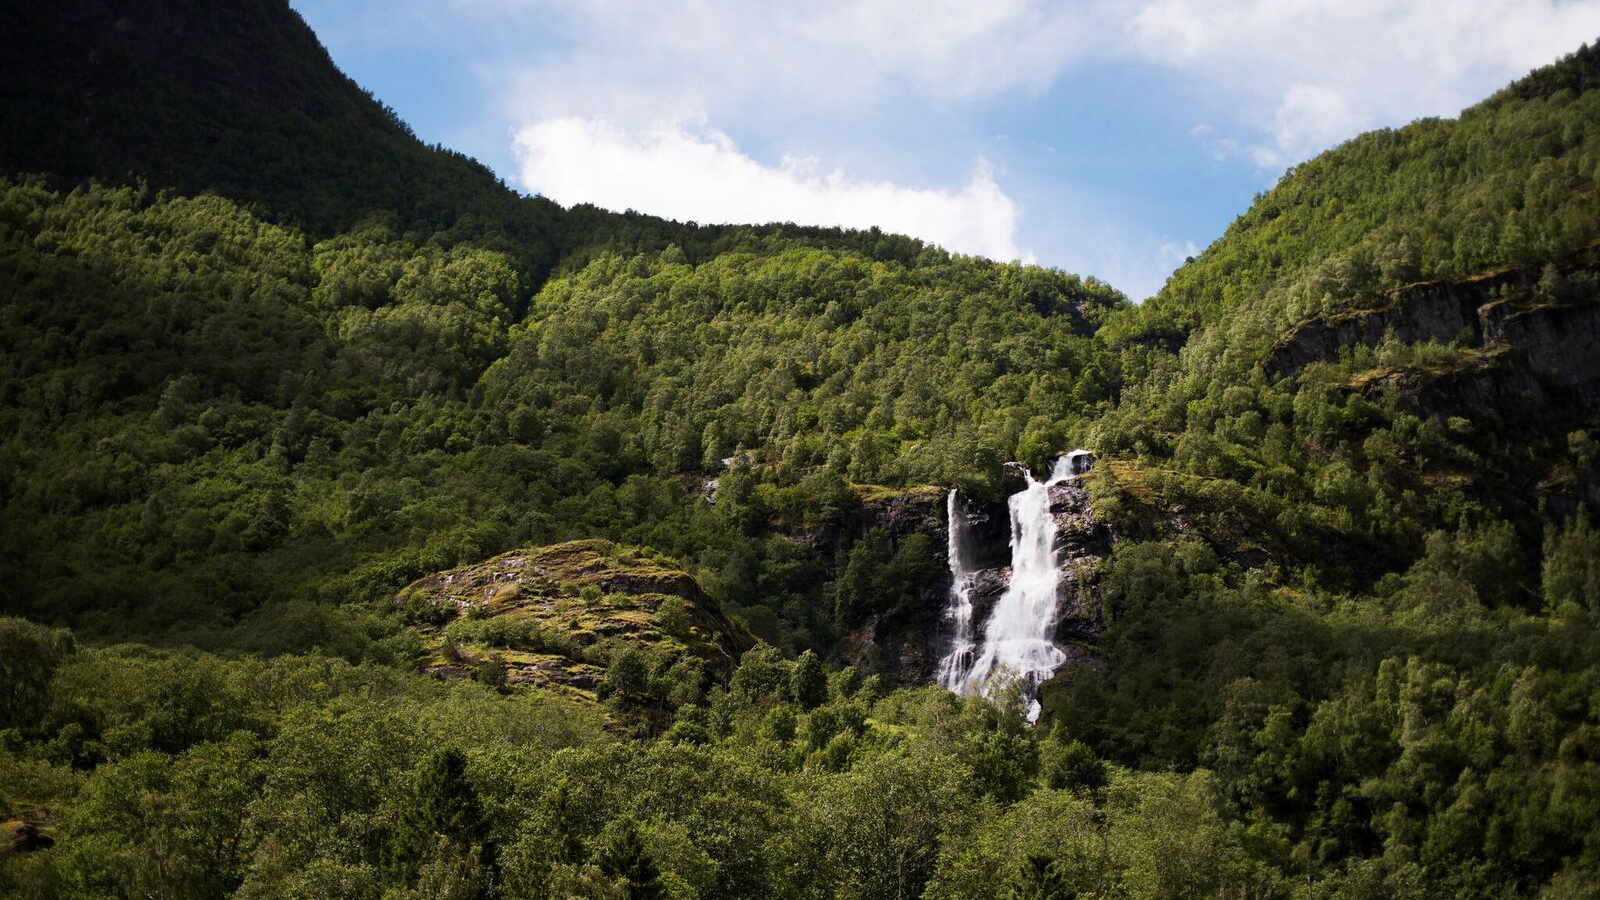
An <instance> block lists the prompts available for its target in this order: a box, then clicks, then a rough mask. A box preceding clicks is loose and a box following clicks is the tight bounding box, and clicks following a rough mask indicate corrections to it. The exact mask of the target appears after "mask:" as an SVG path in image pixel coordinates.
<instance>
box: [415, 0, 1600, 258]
mask: <svg viewBox="0 0 1600 900" xmlns="http://www.w3.org/2000/svg"><path fill="white" fill-rule="evenodd" d="M406 2H413V3H421V4H422V5H423V6H425V7H427V8H429V9H431V10H433V12H432V13H431V15H433V16H434V17H435V18H443V17H449V16H454V17H457V18H465V19H471V20H473V21H474V22H475V23H476V25H477V27H478V29H479V30H480V31H481V30H490V31H493V30H495V29H496V27H497V26H498V25H499V24H500V23H505V22H513V21H514V22H518V23H521V24H520V25H519V26H518V27H519V28H521V27H525V28H526V29H527V33H528V34H530V35H537V40H536V44H537V49H536V50H528V51H527V52H525V53H510V54H506V53H504V52H500V53H491V54H485V55H484V56H483V57H482V60H483V61H482V63H481V68H480V71H481V73H482V75H483V77H484V78H485V79H486V81H488V82H489V83H491V84H492V85H495V86H497V87H498V89H499V90H500V91H501V92H502V94H503V97H504V109H505V114H506V116H507V117H508V118H509V119H510V120H511V121H512V122H513V123H514V126H515V127H514V128H513V129H512V130H513V131H514V133H515V134H516V140H517V151H516V153H517V160H518V168H519V172H520V174H521V179H522V183H523V186H525V187H526V188H528V189H530V190H535V191H539V192H541V193H544V194H546V195H548V196H551V197H553V198H555V199H557V200H560V201H562V202H569V203H570V202H592V203H596V204H599V205H602V206H607V207H613V208H628V207H632V208H637V209H640V210H643V211H646V212H652V213H657V214H661V215H667V216H672V217H676V218H689V219H696V220H700V221H752V222H760V221H772V220H794V221H797V222H813V223H828V224H844V225H850V226H866V225H877V226H879V227H882V228H885V229H887V230H894V231H904V232H907V233H911V234H915V235H917V236H920V237H924V238H927V239H929V240H933V241H935V242H938V243H941V244H944V245H946V246H948V247H949V248H950V249H954V250H961V251H966V252H977V253H984V254H988V255H998V256H1017V255H1022V254H1021V251H1020V250H1019V244H1024V243H1026V244H1029V245H1031V246H1033V247H1036V248H1037V249H1038V250H1039V251H1040V252H1041V255H1042V256H1043V257H1044V259H1045V261H1046V262H1050V263H1065V262H1067V261H1068V260H1071V264H1072V265H1074V266H1079V267H1082V268H1083V269H1084V270H1085V271H1088V272H1091V273H1097V274H1101V275H1104V276H1109V275H1111V274H1112V273H1113V272H1116V271H1125V272H1126V271H1135V270H1137V271H1138V272H1139V273H1140V274H1138V275H1137V276H1136V279H1135V280H1136V281H1138V282H1139V283H1141V284H1142V283H1146V282H1149V281H1151V280H1152V276H1151V275H1149V274H1146V273H1147V272H1154V271H1155V270H1156V269H1157V268H1158V267H1160V266H1163V265H1167V264H1168V263H1170V262H1172V261H1173V256H1174V252H1175V251H1173V252H1169V251H1168V250H1166V249H1164V248H1161V246H1160V245H1161V244H1162V243H1163V242H1166V241H1168V240H1169V237H1168V236H1166V235H1165V234H1161V235H1160V236H1159V237H1147V238H1141V239H1140V240H1138V241H1136V242H1134V244H1136V245H1137V247H1138V248H1139V249H1138V250H1137V255H1138V256H1139V258H1140V259H1142V260H1144V261H1145V262H1144V263H1143V264H1142V265H1143V266H1144V268H1143V269H1139V268H1138V267H1137V266H1136V265H1135V264H1134V263H1133V262H1132V261H1131V255H1129V254H1124V253H1123V252H1122V251H1123V250H1125V249H1127V247H1132V246H1134V244H1129V245H1127V247H1122V248H1118V247H1116V246H1115V242H1114V241H1111V240H1110V239H1108V238H1106V239H1103V238H1101V237H1096V236H1095V235H1097V234H1098V232H1097V231H1096V226H1097V225H1098V224H1099V223H1096V222H1089V221H1078V220H1077V219H1078V218H1081V217H1082V215H1081V212H1075V210H1079V207H1075V206H1071V205H1067V206H1062V205H1059V204H1057V205H1052V206H1051V208H1049V209H1048V210H1044V209H1036V208H1029V209H1022V208H1021V207H1022V205H1023V204H1024V203H1027V204H1028V205H1029V206H1030V207H1034V206H1038V205H1039V204H1040V201H1039V200H1038V199H1036V198H1037V197H1038V196H1039V195H1040V194H1041V193H1042V191H1041V188H1044V187H1048V185H1045V184H1040V183H1032V184H1022V185H1014V186H1012V187H1013V192H1012V193H1011V194H1010V195H1008V194H1007V192H1005V191H1002V190H1001V189H1000V187H999V186H998V185H996V183H995V180H994V178H993V176H992V175H990V174H989V173H987V171H985V170H981V169H980V170H979V172H978V173H977V174H976V175H974V176H973V177H972V178H971V179H970V180H969V181H967V182H966V183H965V184H957V183H956V181H957V180H958V179H957V178H954V177H952V176H950V175H949V174H948V173H949V172H950V171H951V169H952V168H956V169H957V170H959V168H960V167H961V166H962V165H964V164H965V163H966V161H967V160H971V159H974V158H976V157H980V156H982V155H984V154H985V153H988V154H989V155H990V156H991V158H1005V156H1006V151H1003V150H997V149H996V148H995V146H994V144H993V143H992V142H991V141H990V139H989V135H992V133H993V129H992V126H990V125H987V124H985V123H984V121H983V116H984V113H985V112H986V111H987V110H988V109H989V108H990V107H991V104H992V102H993V101H995V100H996V99H997V98H1001V97H1004V96H1007V95H1009V97H1010V98H1011V99H1017V98H1021V99H1023V100H1026V99H1027V98H1028V97H1029V96H1035V97H1038V96H1043V95H1044V94H1045V92H1046V91H1048V90H1050V89H1051V88H1052V87H1053V86H1057V85H1062V86H1063V87H1064V88H1068V89H1069V88H1070V86H1069V85H1065V84H1064V80H1065V79H1069V78H1071V77H1073V76H1074V73H1076V72H1082V71H1085V70H1086V69H1087V68H1088V67H1091V66H1093V67H1107V66H1118V65H1123V66H1126V65H1129V64H1138V65H1143V66H1150V67H1155V68H1159V69H1166V70H1168V71H1170V72H1172V73H1175V74H1177V75H1178V76H1180V77H1182V78H1183V79H1186V80H1188V81H1189V82H1191V83H1193V84H1195V85H1197V86H1198V87H1199V89H1200V96H1201V98H1202V99H1201V101H1200V102H1193V101H1192V99H1191V98H1185V101H1184V102H1187V103H1188V104H1189V105H1188V106H1186V107H1183V108H1177V107H1176V106H1175V104H1173V103H1171V102H1168V101H1165V100H1161V99H1160V98H1156V99H1154V101H1153V102H1154V103H1156V104H1163V103H1164V104H1166V105H1165V107H1162V106H1157V107H1156V109H1157V110H1158V111H1159V112H1160V113H1161V114H1164V115H1177V116H1183V115H1192V116H1194V117H1195V121H1196V122H1200V121H1202V120H1203V121H1204V123H1205V124H1204V125H1197V127H1196V128H1195V130H1194V132H1193V135H1194V140H1195V141H1196V144H1197V145H1198V146H1201V147H1204V148H1205V149H1206V150H1207V151H1209V153H1210V154H1211V155H1213V156H1215V157H1217V158H1218V159H1222V160H1232V159H1244V160H1248V161H1250V162H1252V163H1254V164H1255V165H1256V166H1258V167H1260V168H1261V169H1262V174H1263V176H1270V175H1275V174H1276V173H1277V172H1279V171H1281V170H1282V169H1283V167H1285V166H1287V165H1291V164H1294V163H1297V162H1299V161H1302V160H1304V159H1306V158H1309V157H1310V156H1312V155H1314V154H1315V153H1317V152H1320V151H1321V150H1323V149H1326V148H1328V147H1330V146H1333V145H1334V144H1336V143H1338V142H1339V141H1341V140H1343V139H1345V138H1348V137H1352V136H1354V135H1355V134H1356V133H1358V132H1360V131H1362V130H1364V129H1367V128H1372V127H1377V126H1385V125H1401V124H1404V123H1406V122H1408V121H1410V120H1412V119H1414V118H1416V117H1418V116H1424V115H1453V114H1454V113H1455V112H1457V111H1458V110H1459V109H1461V108H1462V107H1463V106H1465V105H1467V104H1469V103H1471V102H1473V101H1475V100H1477V99H1479V98H1481V97H1482V96H1484V95H1486V94H1487V93H1489V92H1491V91H1493V90H1494V89H1496V88H1497V87H1499V86H1501V85H1503V84H1505V83H1506V82H1507V81H1509V80H1510V79H1512V78H1515V77H1517V76H1519V75H1521V74H1523V73H1524V72H1526V71H1527V70H1528V69H1530V68H1533V67H1535V66H1538V65H1542V64H1545V63H1547V62H1549V61H1551V60H1553V59H1555V58H1556V57H1557V56H1559V55H1560V54H1561V53H1564V52H1568V51H1570V50H1572V49H1575V47H1576V45H1577V43H1578V42H1579V41H1581V40H1584V39H1586V38H1587V39H1593V38H1594V37H1596V36H1600V0H1076V2H1064V0H1063V2H1052V0H987V2H982V3H972V2H970V0H928V2H924V3H915V4H912V3H905V2H904V0H773V2H770V3H768V2H763V3H752V2H748V0H693V2H688V3H660V2H658V0H454V2H453V3H451V4H444V5H440V4H435V3H434V2H433V0H428V2H423V0H406ZM507 30H508V31H509V30H510V29H507ZM1206 98H1209V99H1206ZM1008 102H1009V101H1008ZM1013 108H1015V107H1013ZM1038 112H1039V113H1040V114H1041V115H1043V116H1049V115H1052V109H1051V108H1050V107H1049V106H1045V105H1041V106H1040V107H1039V108H1038ZM662 122H668V123H677V124H670V125H667V126H661V125H660V124H659V123H662ZM684 123H690V124H684ZM705 123H712V124H714V125H715V126H717V128H712V127H709V126H708V125H707V124H705ZM1186 124H1188V123H1186ZM717 129H721V130H717ZM725 132H732V133H737V134H739V135H740V136H741V138H742V139H744V141H745V143H744V145H743V146H736V145H735V143H734V142H733V141H731V140H730V139H729V138H728V137H727V136H726V133H725ZM1020 136H1023V137H1026V134H1025V133H1024V134H1021V135H1020ZM1084 139H1085V140H1088V141H1091V142H1092V141H1095V140H1096V138H1095V137H1094V136H1093V135H1087V136H1085V138H1084ZM1051 140H1053V141H1058V140H1060V138H1059V137H1056V136H1052V138H1051ZM888 154H896V155H895V157H894V162H893V163H892V164H891V163H887V162H885V161H884V159H885V157H886V156H887V155H888ZM786 155H790V156H793V157H794V158H784V157H785V156H786ZM802 155H810V156H819V155H820V156H821V157H823V158H824V159H827V160H830V161H832V162H830V163H822V162H818V161H815V160H812V161H811V162H802V161H801V159H800V158H799V157H801V156H802ZM774 159H783V161H781V162H779V163H777V164H772V163H771V162H770V161H771V160H774ZM762 160H766V161H767V162H763V161H762ZM841 161H849V164H843V163H841ZM952 164H954V165H952ZM830 166H831V168H830ZM886 172H893V173H895V174H892V175H889V176H887V178H886V177H885V174H884V173H886ZM902 172H905V173H906V174H901V173H902ZM852 173H854V174H852ZM862 173H871V175H867V174H862ZM929 173H945V174H932V175H930V174H929ZM1074 177H1075V175H1074V173H1073V172H1070V171H1062V172H1061V173H1060V175H1059V179H1060V182H1061V183H1066V182H1070V181H1071V180H1072V179H1073V178H1074ZM913 182H920V183H922V184H927V183H930V182H932V183H933V184H934V185H935V187H932V188H913V187H907V186H906V184H907V183H913ZM1113 190H1114V188H1113ZM1013 197H1015V198H1017V199H1015V200H1014V199H1013ZM1229 212H1230V213H1231V212H1237V210H1230V211H1229ZM1075 216H1076V217H1077V218H1075ZM1046 221H1049V222H1051V223H1053V224H1051V225H1050V227H1044V223H1045V222H1046ZM1123 225H1126V226H1127V228H1128V229H1129V230H1128V233H1129V234H1145V235H1148V234H1149V233H1150V232H1151V229H1145V228H1141V226H1140V225H1139V224H1138V223H1119V227H1121V226H1123ZM1154 231H1155V232H1160V231H1161V229H1154ZM1019 234H1026V235H1030V236H1031V237H1030V238H1029V239H1028V240H1026V241H1025V240H1023V238H1021V237H1019ZM1051 234H1053V235H1057V236H1059V235H1062V234H1076V235H1086V236H1090V238H1089V239H1087V240H1086V242H1085V243H1083V244H1081V245H1079V246H1058V245H1057V243H1056V242H1052V243H1051V244H1050V245H1049V246H1045V245H1044V244H1042V243H1040V242H1041V241H1042V240H1043V237H1044V236H1045V235H1051ZM1186 237H1188V236H1187V235H1185V236H1183V237H1182V238H1171V239H1170V240H1171V241H1172V242H1173V245H1174V246H1176V247H1182V246H1183V238H1186ZM1091 247H1093V248H1099V249H1098V250H1096V252H1099V253H1102V256H1101V257H1099V258H1098V259H1099V261H1098V263H1097V262H1096V259H1093V258H1088V259H1086V257H1085V253H1086V252H1087V251H1088V249H1089V248H1091ZM1185 255H1188V254H1185Z"/></svg>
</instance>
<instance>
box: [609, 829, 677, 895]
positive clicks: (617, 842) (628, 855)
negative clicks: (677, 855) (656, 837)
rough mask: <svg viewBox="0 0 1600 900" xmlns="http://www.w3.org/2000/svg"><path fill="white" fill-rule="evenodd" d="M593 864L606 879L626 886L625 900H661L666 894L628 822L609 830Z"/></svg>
mask: <svg viewBox="0 0 1600 900" xmlns="http://www.w3.org/2000/svg"><path fill="white" fill-rule="evenodd" d="M595 863H596V864H597V865H598V866H599V867H600V871H602V872H604V873H605V874H606V876H607V877H609V878H613V879H620V880H622V881H623V882H625V883H626V886H627V892H628V900H661V898H663V897H665V896H666V894H667V892H666V887H665V886H663V885H662V883H661V872H660V870H659V869H657V868H656V864H655V860H653V859H651V858H650V853H649V852H648V851H647V850H645V846H644V842H643V841H641V840H639V830H638V828H636V827H635V826H634V824H633V823H632V822H629V821H624V822H623V823H622V824H621V825H620V826H619V827H616V828H613V829H611V830H610V832H609V833H608V834H607V835H606V836H605V838H604V840H602V842H601V844H600V849H599V850H598V852H596V853H595Z"/></svg>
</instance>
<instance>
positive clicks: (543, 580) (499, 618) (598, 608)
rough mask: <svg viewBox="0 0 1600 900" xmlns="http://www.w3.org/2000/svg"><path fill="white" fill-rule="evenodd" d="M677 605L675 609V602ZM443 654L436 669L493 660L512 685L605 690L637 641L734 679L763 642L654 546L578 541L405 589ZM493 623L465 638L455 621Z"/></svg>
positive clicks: (461, 673) (475, 668) (463, 668)
mask: <svg viewBox="0 0 1600 900" xmlns="http://www.w3.org/2000/svg"><path fill="white" fill-rule="evenodd" d="M669 603H670V604H675V606H669ZM395 604H396V606H398V607H400V608H401V609H402V610H404V611H405V612H406V613H407V614H408V615H410V616H413V617H414V618H415V619H416V621H417V627H418V629H419V631H421V632H422V633H423V635H424V643H425V644H426V645H428V646H429V647H430V648H432V649H433V651H434V657H433V659H431V660H430V661H428V662H427V663H426V664H425V665H424V669H425V671H427V672H428V673H429V674H432V675H435V676H438V677H441V678H466V677H470V676H472V675H473V674H475V673H477V672H479V671H480V670H481V669H482V667H483V666H484V665H486V664H490V665H500V666H503V667H504V671H505V680H506V682H507V683H510V684H518V683H534V684H544V685H551V686H564V687H568V688H576V689H578V690H583V691H588V690H593V689H594V688H595V687H596V686H597V685H598V684H599V683H600V681H601V679H602V678H603V677H604V675H605V666H606V664H607V662H608V652H609V651H608V650H607V647H608V646H614V645H624V644H634V645H637V646H640V647H652V648H656V649H658V650H661V651H664V652H667V653H673V654H682V655H686V656H690V657H693V658H695V659H697V660H699V661H700V663H701V664H702V665H703V666H704V668H705V671H706V672H707V673H708V674H709V675H710V676H711V677H713V678H717V679H726V678H727V677H728V676H729V675H731V674H732V672H733V669H734V667H735V666H736V665H737V664H738V659H739V656H740V655H741V654H742V653H743V652H744V651H745V650H748V649H749V648H750V647H751V646H753V645H754V639H753V638H752V637H751V636H750V634H749V633H748V632H747V631H746V630H745V629H744V628H743V627H742V626H740V625H738V624H737V623H735V622H733V621H732V620H730V619H729V618H728V617H727V616H726V615H725V614H724V613H723V611H722V608H721V607H720V606H719V605H718V604H717V603H716V602H715V601H714V600H712V599H711V598H710V597H708V596H706V594H705V593H704V592H703V591H702V590H701V589H700V585H699V584H698V583H696V582H695V580H694V579H693V578H692V577H690V576H689V574H688V573H686V572H684V571H683V570H681V569H679V568H677V567H676V566H674V565H671V564H668V563H665V562H663V561H661V560H659V559H657V558H655V557H654V556H651V555H650V554H649V553H648V551H641V550H636V549H632V548H625V547H619V546H616V545H614V544H612V543H611V542H609V541H598V540H595V541H572V542H569V543H565V544H556V545H554V546H550V547H536V548H529V549H525V550H517V551H513V552H511V553H505V554H502V555H500V556H497V557H494V558H493V559H489V560H485V561H484V562H481V563H475V564H473V565H468V566H462V567H460V568H456V569H451V570H449V571H445V572H438V573H435V574H433V575H429V576H427V577H425V578H422V579H419V580H417V581H416V582H413V583H412V584H411V585H410V586H408V587H406V588H405V589H404V590H402V591H401V592H400V593H399V594H398V595H396V597H395ZM458 620H472V621H475V622H481V623H482V625H481V626H480V627H477V628H472V629H467V631H468V632H470V634H471V635H472V637H471V639H468V640H457V639H455V638H453V637H451V634H454V633H455V632H451V633H450V634H447V633H446V632H445V627H446V626H448V625H450V623H452V622H455V621H458Z"/></svg>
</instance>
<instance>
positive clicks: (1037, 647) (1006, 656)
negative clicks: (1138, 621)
mask: <svg viewBox="0 0 1600 900" xmlns="http://www.w3.org/2000/svg"><path fill="white" fill-rule="evenodd" d="M1091 464H1092V457H1091V456H1090V455H1089V453H1088V451H1085V450H1074V451H1073V452H1071V453H1069V454H1067V455H1066V456H1063V457H1061V458H1060V459H1058V460H1056V462H1055V465H1054V466H1053V467H1052V468H1051V470H1050V477H1049V479H1048V480H1046V481H1038V480H1035V479H1034V477H1033V474H1032V473H1028V475H1027V487H1025V488H1023V489H1022V490H1021V491H1019V492H1017V493H1015V494H1012V495H1011V498H1010V500H1009V501H1008V505H1009V506H1010V509H1011V582H1010V584H1008V585H1007V586H1006V590H1005V593H1004V594H1003V595H1001V597H1000V600H999V602H997V603H996V604H995V607H994V612H993V613H991V614H990V616H989V621H988V622H987V623H986V624H985V625H984V629H983V644H982V648H981V651H980V652H979V653H978V655H977V659H976V660H974V661H972V664H971V668H970V669H967V670H966V671H965V672H961V671H959V670H960V669H962V668H965V665H964V664H963V659H971V656H972V650H971V646H972V641H971V638H970V634H971V630H972V624H971V619H972V603H971V600H970V597H969V596H967V595H965V594H963V595H962V596H961V597H960V601H961V603H962V604H964V613H961V612H956V606H957V604H956V597H955V594H956V592H957V591H961V590H966V589H967V588H970V584H971V579H970V575H969V576H968V579H967V582H966V586H965V587H963V586H962V582H961V581H960V579H957V581H956V586H954V587H952V588H951V591H952V598H951V615H952V617H953V618H958V617H959V616H960V615H962V614H964V615H965V616H966V625H965V627H966V629H967V633H968V635H969V637H968V639H967V644H966V649H965V650H963V648H962V645H961V644H960V643H959V641H960V635H959V634H958V636H957V641H958V643H957V644H956V645H955V646H954V648H953V649H952V651H951V653H950V655H949V656H947V657H946V658H945V660H944V662H943V663H941V665H940V670H939V683H940V684H943V685H945V686H946V687H948V688H950V689H951V690H954V691H956V692H958V693H963V694H975V693H982V694H986V695H990V696H992V695H993V693H994V691H995V690H996V689H997V688H998V687H1000V686H1001V685H1003V684H1004V683H1006V682H1008V681H1010V680H1012V679H1021V680H1022V683H1023V691H1024V696H1025V697H1026V698H1027V700H1028V719H1029V721H1033V720H1034V719H1036V718H1038V716H1039V702H1038V701H1037V700H1036V699H1034V692H1035V690H1036V689H1037V688H1038V686H1039V684H1040V683H1042V682H1044V681H1045V680H1047V679H1048V678H1049V677H1050V676H1051V675H1053V674H1055V671H1056V669H1058V668H1060V667H1061V664H1062V663H1063V662H1065V661H1066V658H1067V657H1066V654H1065V653H1064V652H1062V650H1061V648H1060V647H1057V646H1056V645H1055V642H1054V641H1053V640H1052V631H1053V630H1054V627H1055V623H1056V589H1057V584H1058V581H1059V579H1060V570H1059V569H1058V568H1057V565H1056V551H1055V540H1056V523H1055V518H1054V517H1053V516H1052V515H1051V514H1050V487H1051V485H1054V484H1058V483H1060V482H1062V481H1066V480H1068V479H1074V478H1077V477H1078V476H1079V475H1081V474H1082V473H1084V472H1086V471H1088V469H1089V466H1090V465H1091ZM953 496H954V495H953V492H952V501H951V502H952V504H953V503H954V500H953ZM952 508H953V507H952ZM952 521H953V519H952ZM955 540H956V536H955V533H954V528H953V527H952V533H951V542H952V547H954V546H955V543H954V542H955ZM957 566H958V563H957V562H956V556H955V554H954V553H953V552H952V554H951V569H950V571H951V574H952V575H955V574H957ZM947 679H948V680H947Z"/></svg>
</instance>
